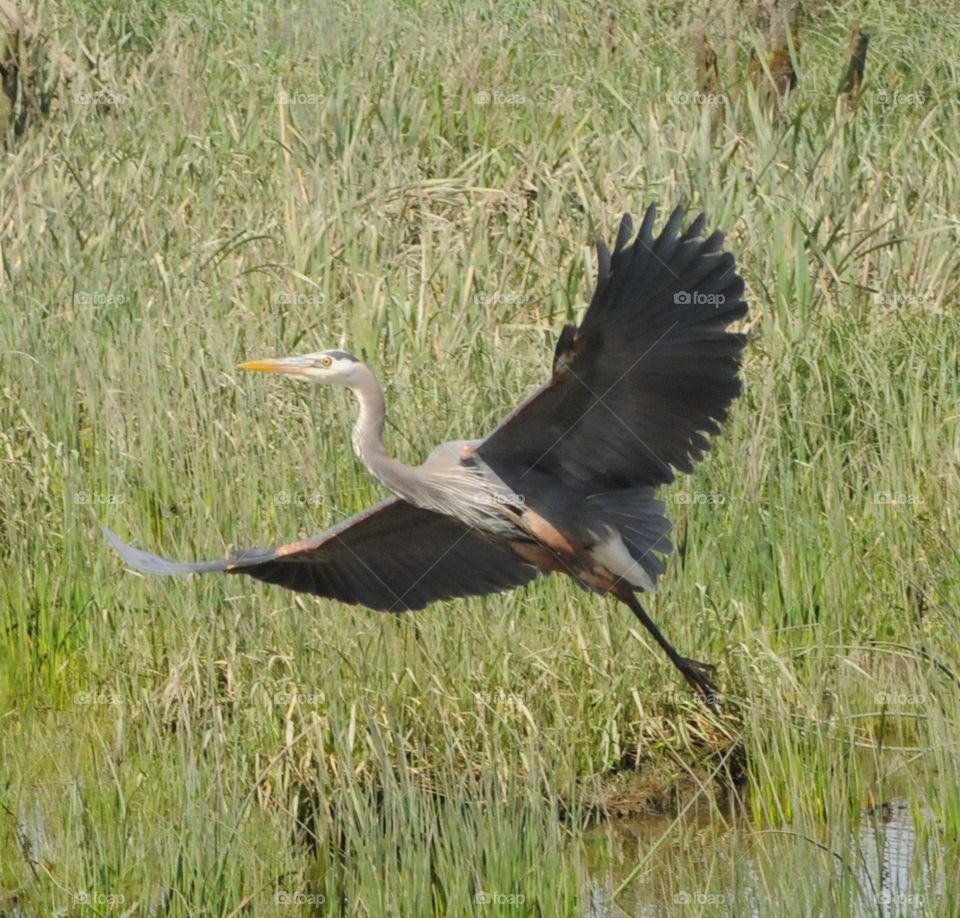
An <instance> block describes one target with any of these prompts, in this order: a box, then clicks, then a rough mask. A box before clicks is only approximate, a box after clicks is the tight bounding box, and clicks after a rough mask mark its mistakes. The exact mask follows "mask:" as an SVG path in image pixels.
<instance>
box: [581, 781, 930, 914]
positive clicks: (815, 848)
mask: <svg viewBox="0 0 960 918" xmlns="http://www.w3.org/2000/svg"><path fill="white" fill-rule="evenodd" d="M587 852H588V853H587V857H588V864H589V867H590V875H591V881H590V888H589V890H587V894H588V895H587V898H588V906H587V908H586V910H585V912H584V914H585V915H586V916H587V918H613V916H624V915H633V916H668V915H669V916H673V915H684V916H685V915H732V916H749V915H753V916H762V918H765V916H768V915H777V916H781V915H794V914H796V915H804V916H808V915H822V916H823V918H833V916H835V915H851V916H857V918H860V916H863V918H876V916H878V915H879V916H882V918H907V916H917V915H921V916H922V915H944V914H947V912H945V911H944V908H945V907H946V904H945V902H944V888H943V886H944V884H943V878H942V876H937V875H936V874H937V871H936V869H935V868H934V867H932V866H931V863H930V860H929V859H928V860H924V858H923V852H922V851H921V850H920V846H919V843H918V838H917V833H916V830H915V823H914V817H913V815H912V814H911V812H910V808H909V806H908V804H907V802H906V801H905V800H893V801H891V802H889V803H887V804H884V805H882V806H881V807H878V808H877V809H876V810H875V811H874V812H872V813H864V814H863V815H862V817H861V820H860V822H859V825H858V826H857V829H856V831H855V832H854V833H852V835H851V837H850V838H849V839H848V844H847V846H846V850H843V851H837V850H833V849H830V848H829V847H828V846H827V845H826V844H825V843H823V842H822V841H821V840H818V839H811V838H809V837H806V836H803V835H801V834H800V833H797V832H793V831H790V830H789V829H784V830H775V831H772V830H767V831H758V830H756V829H754V828H753V827H751V826H750V825H749V824H748V822H747V820H746V819H745V818H744V817H743V816H742V815H740V816H738V815H737V814H735V813H731V812H727V813H718V811H717V810H716V809H714V811H713V813H712V814H711V813H710V812H698V813H693V814H688V815H687V816H685V817H684V818H683V819H680V820H675V819H673V818H668V817H663V816H655V817H649V818H637V819H621V820H616V821H613V822H610V823H607V824H605V825H602V826H599V827H597V828H596V829H594V830H592V831H591V832H590V833H588V837H587ZM638 866H639V867H640V869H639V871H638V872H637V873H636V874H635V875H634V871H636V870H637V868H638ZM625 880H628V881H629V882H628V883H627V884H626V885H625V887H624V888H623V889H622V890H620V891H619V892H618V887H620V885H621V884H623V883H624V881H625Z"/></svg>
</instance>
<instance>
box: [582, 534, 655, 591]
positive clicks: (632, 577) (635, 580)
mask: <svg viewBox="0 0 960 918" xmlns="http://www.w3.org/2000/svg"><path fill="white" fill-rule="evenodd" d="M596 539H597V541H596V543H594V545H593V546H592V547H591V549H590V554H591V555H592V556H593V557H594V559H596V560H597V561H599V562H600V564H602V565H603V566H604V567H605V568H606V569H607V570H608V571H610V573H611V574H613V575H614V576H615V577H619V578H621V579H622V580H626V582H627V583H629V584H630V585H631V586H635V587H638V588H639V589H641V590H644V591H646V592H647V593H652V592H653V591H654V590H655V589H656V584H655V583H654V582H653V579H652V578H651V576H650V575H649V574H648V573H647V572H646V570H645V569H644V567H643V565H642V564H641V563H640V562H639V561H635V560H634V559H633V556H632V555H631V554H630V552H629V551H628V550H627V546H626V545H625V544H624V542H623V539H622V538H621V537H620V533H619V532H617V531H616V530H615V529H610V528H609V527H608V528H607V529H605V530H604V532H603V534H602V536H596Z"/></svg>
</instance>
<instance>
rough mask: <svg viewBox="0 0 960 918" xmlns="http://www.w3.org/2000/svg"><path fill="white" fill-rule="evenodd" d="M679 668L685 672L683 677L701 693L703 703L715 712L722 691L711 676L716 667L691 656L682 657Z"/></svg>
mask: <svg viewBox="0 0 960 918" xmlns="http://www.w3.org/2000/svg"><path fill="white" fill-rule="evenodd" d="M679 660H680V662H679V663H678V664H677V669H679V670H680V672H681V673H683V678H684V679H686V680H687V682H689V683H690V685H691V686H692V687H693V688H694V689H695V690H696V691H697V692H698V693H699V694H700V697H701V698H702V699H703V703H704V704H705V705H706V706H707V707H708V708H709V709H710V710H711V711H713V712H714V713H715V714H716V713H717V712H718V711H719V707H720V693H719V692H718V691H717V687H716V686H715V685H714V684H713V681H712V679H711V678H710V677H711V675H712V674H713V671H714V670H715V669H716V667H715V666H712V665H711V664H709V663H701V662H700V661H699V660H691V659H690V657H680V658H679Z"/></svg>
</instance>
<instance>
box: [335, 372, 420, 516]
mask: <svg viewBox="0 0 960 918" xmlns="http://www.w3.org/2000/svg"><path fill="white" fill-rule="evenodd" d="M350 388H351V389H352V390H353V392H354V394H355V395H356V396H357V401H358V402H359V403H360V414H359V416H358V417H357V423H356V424H354V426H353V449H354V452H356V454H357V458H358V459H359V460H360V461H361V462H362V463H363V464H364V465H365V466H366V467H367V470H368V471H369V472H370V474H371V475H373V477H374V478H376V479H377V481H379V482H380V483H381V484H382V485H383V486H384V487H385V488H387V489H388V490H390V491H392V492H393V493H394V494H397V495H398V496H400V497H406V496H407V495H408V491H409V489H408V487H407V485H408V483H409V481H410V480H411V479H410V473H411V471H412V470H411V469H410V468H409V467H408V466H406V465H404V464H403V463H402V462H400V461H399V460H397V459H394V458H393V456H391V455H390V454H389V453H388V452H387V450H386V448H385V447H384V445H383V425H384V422H385V421H386V418H387V410H386V402H385V401H384V398H383V389H382V388H381V386H380V382H379V380H378V379H377V377H376V376H375V375H374V373H373V370H371V369H370V368H369V367H367V366H364V367H363V374H362V377H361V379H360V381H359V382H358V383H357V384H356V385H353V386H351V387H350Z"/></svg>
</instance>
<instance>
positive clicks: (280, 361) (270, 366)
mask: <svg viewBox="0 0 960 918" xmlns="http://www.w3.org/2000/svg"><path fill="white" fill-rule="evenodd" d="M311 365H312V364H311V362H310V361H309V360H307V359H305V358H304V357H278V358H276V359H273V360H247V361H246V362H244V363H241V364H240V365H239V367H238V368H237V369H240V370H253V371H254V372H257V373H286V374H287V375H288V376H303V375H305V373H304V371H305V370H306V369H307V367H309V366H311Z"/></svg>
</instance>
